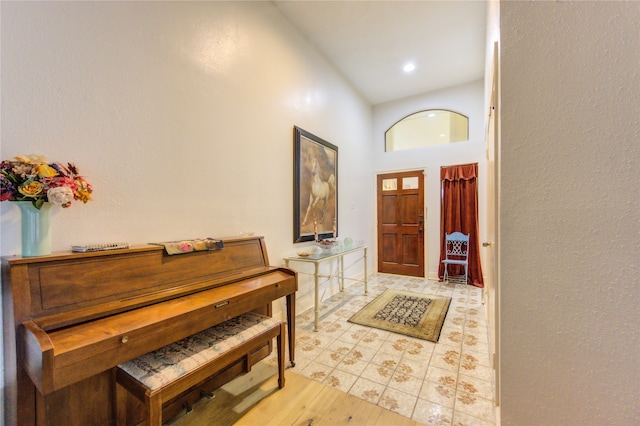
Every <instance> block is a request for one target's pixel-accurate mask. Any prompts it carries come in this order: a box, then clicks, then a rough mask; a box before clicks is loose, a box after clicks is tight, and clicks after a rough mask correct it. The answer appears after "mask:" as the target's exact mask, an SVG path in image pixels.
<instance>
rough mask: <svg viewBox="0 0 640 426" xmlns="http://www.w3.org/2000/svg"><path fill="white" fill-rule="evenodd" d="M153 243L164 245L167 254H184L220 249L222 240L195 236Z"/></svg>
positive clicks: (222, 245) (222, 244)
mask: <svg viewBox="0 0 640 426" xmlns="http://www.w3.org/2000/svg"><path fill="white" fill-rule="evenodd" d="M155 244H158V245H162V246H164V249H165V251H166V252H167V254H168V255H173V254H185V253H191V252H194V251H210V250H220V249H222V248H223V247H224V243H223V242H222V240H218V239H215V238H197V239H194V240H179V241H167V242H164V243H155Z"/></svg>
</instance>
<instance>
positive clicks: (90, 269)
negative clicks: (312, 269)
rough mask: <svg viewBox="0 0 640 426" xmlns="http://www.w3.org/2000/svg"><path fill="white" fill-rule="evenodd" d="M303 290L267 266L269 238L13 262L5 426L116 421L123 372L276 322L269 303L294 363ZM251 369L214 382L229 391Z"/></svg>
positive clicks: (5, 271)
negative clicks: (187, 346) (263, 318)
mask: <svg viewBox="0 0 640 426" xmlns="http://www.w3.org/2000/svg"><path fill="white" fill-rule="evenodd" d="M297 287H298V279H297V275H296V273H295V272H293V271H292V270H290V269H287V268H278V267H272V266H269V260H268V257H267V249H266V246H265V243H264V239H263V238H262V237H250V238H234V239H225V240H224V248H222V249H221V250H213V251H199V252H191V253H188V254H180V255H173V256H169V255H167V254H166V252H165V251H164V247H163V246H156V245H146V246H140V247H133V248H130V249H124V250H110V251H100V252H89V253H72V252H64V253H55V254H53V255H50V256H42V257H35V258H20V257H5V258H3V259H2V298H3V316H4V318H3V319H4V327H3V329H4V333H3V334H4V336H3V338H4V361H5V424H7V425H14V424H17V425H34V424H39V425H40V424H48V425H57V426H58V425H113V424H115V409H114V406H115V401H114V394H115V383H114V367H115V366H116V365H118V364H119V363H122V362H124V361H127V360H130V359H133V358H135V357H138V356H140V355H142V354H145V353H147V352H150V351H152V350H155V349H158V348H160V347H162V346H164V345H167V344H169V343H172V342H175V341H177V340H180V339H182V338H184V337H186V336H189V335H192V334H195V333H197V332H199V331H201V330H204V329H206V328H209V327H212V326H214V325H216V324H219V323H221V322H223V321H225V320H228V319H230V318H233V317H235V316H237V315H239V314H242V313H245V312H249V311H256V312H260V313H263V314H266V315H271V313H272V311H271V302H272V301H273V300H276V299H279V298H281V297H286V304H287V325H288V348H289V360H290V361H291V363H292V364H293V363H294V348H295V345H294V338H295V292H296V291H297ZM270 350H271V345H270V344H269V345H268V347H267V346H265V347H264V348H263V349H262V350H261V353H260V354H259V356H258V357H257V359H255V360H254V362H257V361H258V360H259V359H260V358H261V357H264V356H266V355H268V353H269V351H270ZM246 364H247V362H239V363H238V365H234V366H232V368H231V367H230V368H229V369H228V370H225V371H224V372H223V373H220V375H219V377H218V376H216V377H213V378H211V380H210V381H209V382H207V383H206V385H207V386H209V387H210V388H211V389H215V388H216V387H219V386H221V385H222V384H224V383H225V382H227V381H229V380H231V379H232V378H233V377H235V376H237V375H240V374H242V373H243V372H246V371H247V370H248V368H250V365H246ZM180 398H182V399H189V398H194V396H193V395H189V394H185V395H182V396H181V397H180ZM180 398H178V399H177V400H176V401H175V402H174V403H173V404H170V406H169V407H167V408H165V409H166V410H169V411H171V410H173V412H171V413H170V414H169V415H167V416H166V418H169V417H170V416H171V414H175V413H176V412H177V410H178V409H179V407H180V406H181V400H180ZM192 402H193V401H191V403H192ZM176 407H178V408H176ZM133 411H135V410H133Z"/></svg>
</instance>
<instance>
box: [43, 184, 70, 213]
mask: <svg viewBox="0 0 640 426" xmlns="http://www.w3.org/2000/svg"><path fill="white" fill-rule="evenodd" d="M47 198H48V199H49V202H50V203H53V204H55V205H57V206H60V207H65V208H66V207H69V206H70V205H71V202H72V201H73V191H72V190H71V188H69V187H68V186H58V187H56V188H51V189H50V190H48V191H47Z"/></svg>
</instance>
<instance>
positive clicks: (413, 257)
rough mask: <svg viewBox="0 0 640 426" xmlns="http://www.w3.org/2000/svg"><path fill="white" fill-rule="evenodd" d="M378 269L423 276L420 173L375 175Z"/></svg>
mask: <svg viewBox="0 0 640 426" xmlns="http://www.w3.org/2000/svg"><path fill="white" fill-rule="evenodd" d="M377 190H378V197H377V200H378V271H379V272H384V273H390V274H400V275H410V276H415V277H424V173H423V172H422V171H421V170H418V171H412V172H401V173H389V174H384V175H379V176H378V183H377Z"/></svg>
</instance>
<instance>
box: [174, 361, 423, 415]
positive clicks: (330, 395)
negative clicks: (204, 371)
mask: <svg viewBox="0 0 640 426" xmlns="http://www.w3.org/2000/svg"><path fill="white" fill-rule="evenodd" d="M285 376H286V383H285V387H284V388H283V389H278V384H277V375H275V374H274V371H273V367H272V366H271V365H269V364H266V363H259V364H257V365H256V366H255V367H254V368H253V369H252V371H251V372H250V373H248V374H245V375H244V376H242V377H239V378H237V379H236V380H234V381H232V382H231V383H229V384H227V385H225V386H223V387H222V388H220V389H219V390H218V391H216V393H215V397H214V398H213V399H211V400H207V399H206V398H205V399H203V400H201V401H199V402H198V403H197V404H196V405H194V409H193V411H192V412H191V413H190V414H180V415H178V416H177V417H176V418H174V419H173V420H171V421H170V422H169V423H168V424H170V425H171V426H209V425H210V426H213V425H216V426H226V425H239V426H257V425H260V426H263V425H264V426H267V425H277V426H285V425H313V426H320V425H331V426H333V425H350V426H359V425H370V426H389V425H394V426H396V425H397V426H419V425H422V423H419V422H416V421H415V420H411V419H409V418H407V417H404V416H401V415H399V414H397V413H394V412H392V411H389V410H386V409H384V408H382V407H380V406H377V405H375V404H371V403H369V402H367V401H364V400H362V399H360V398H357V397H355V396H352V395H349V394H347V393H344V392H341V391H339V390H337V389H335V388H332V387H330V386H326V385H323V384H322V383H319V382H316V381H314V380H310V379H308V378H306V377H304V376H301V375H298V374H296V373H293V372H292V371H290V370H287V371H286V373H285Z"/></svg>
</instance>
